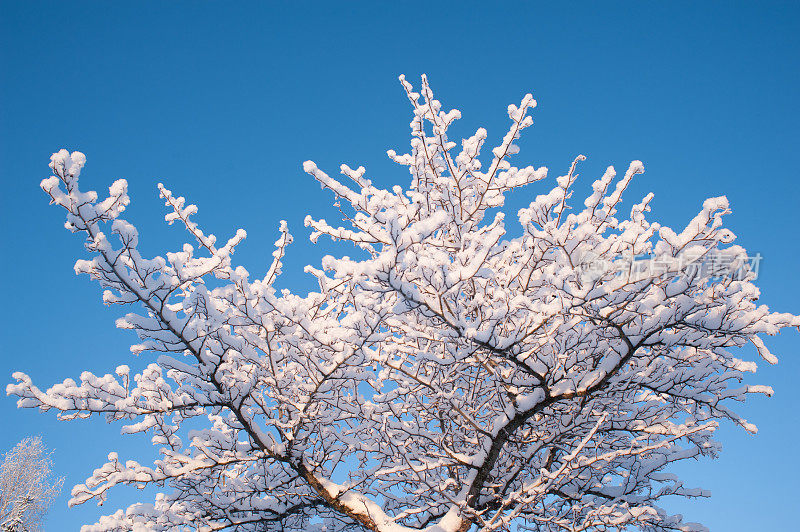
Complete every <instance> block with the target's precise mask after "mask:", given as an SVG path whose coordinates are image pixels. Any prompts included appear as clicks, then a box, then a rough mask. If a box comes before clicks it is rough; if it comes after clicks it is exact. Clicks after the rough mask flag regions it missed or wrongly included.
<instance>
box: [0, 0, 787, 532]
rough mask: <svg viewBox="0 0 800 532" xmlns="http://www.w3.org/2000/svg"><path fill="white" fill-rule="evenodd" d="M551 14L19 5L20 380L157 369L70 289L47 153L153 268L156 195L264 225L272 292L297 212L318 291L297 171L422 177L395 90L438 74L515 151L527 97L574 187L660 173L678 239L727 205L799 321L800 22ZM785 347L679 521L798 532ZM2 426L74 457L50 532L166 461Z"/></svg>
mask: <svg viewBox="0 0 800 532" xmlns="http://www.w3.org/2000/svg"><path fill="white" fill-rule="evenodd" d="M556 4H558V3H557V2H527V3H515V2H502V3H501V2H496V3H494V5H493V7H487V6H486V5H483V4H482V3H477V2H458V3H456V2H453V3H440V2H422V3H416V4H412V3H407V2H406V3H402V4H401V3H392V4H389V3H380V2H339V3H333V2H331V3H329V4H325V5H323V4H321V3H314V2H294V3H288V2H287V3H281V4H280V5H279V4H277V3H268V2H258V3H248V2H236V3H228V2H199V1H197V2H161V3H150V2H100V1H98V2H37V1H31V2H23V1H17V2H7V1H3V2H2V3H1V4H0V9H1V10H2V11H1V12H0V54H2V55H1V56H0V102H2V103H1V104H0V113H1V114H0V168H2V173H0V178H1V179H2V186H3V192H2V194H0V202H1V205H0V224H1V225H0V227H2V236H1V237H0V238H2V260H1V261H0V279H2V281H3V304H2V305H0V323H1V324H2V325H1V327H2V330H0V375H2V376H3V379H0V380H4V383H3V384H5V382H9V381H10V380H11V377H10V375H11V373H12V371H14V370H22V371H25V372H27V373H29V374H31V375H32V376H33V377H34V380H35V382H38V383H39V385H40V386H42V387H46V386H49V385H51V384H52V383H55V382H59V381H61V380H62V379H64V378H66V377H73V378H77V377H78V375H79V374H80V372H81V371H82V370H84V369H90V370H92V371H94V372H96V373H100V374H102V373H104V372H107V371H111V370H112V369H113V368H114V367H115V366H117V365H118V364H121V363H131V364H132V365H133V366H134V367H137V366H140V365H141V364H143V363H146V362H147V361H148V360H149V358H148V355H143V356H142V357H140V359H139V360H135V361H133V362H130V359H131V355H130V354H129V352H128V346H129V345H130V343H132V342H134V338H132V337H131V336H129V335H128V334H127V333H126V332H123V331H117V330H115V329H114V327H113V323H114V319H115V317H116V316H117V315H118V314H119V310H118V309H109V308H106V307H103V305H102V304H101V301H100V290H99V288H98V287H97V286H95V285H93V284H91V283H90V282H89V280H88V279H86V278H84V277H80V278H78V277H76V276H75V275H74V273H73V272H72V264H73V262H74V260H75V259H76V258H77V257H79V256H82V255H83V250H82V247H81V242H80V239H78V238H76V237H74V236H71V235H69V234H68V233H67V232H66V231H65V230H64V229H63V227H62V224H63V215H62V212H60V211H58V210H56V209H54V208H48V206H47V201H46V198H45V196H44V194H43V193H42V192H41V191H40V190H39V188H38V183H39V181H40V180H41V179H42V178H44V177H47V176H48V175H49V173H48V168H47V162H48V157H49V155H50V153H52V152H53V151H56V150H58V149H59V148H61V147H66V148H68V149H70V150H73V149H79V150H81V151H84V152H85V153H86V154H87V156H88V164H87V168H86V170H85V172H84V177H83V178H82V182H83V183H85V185H84V186H92V187H94V188H101V189H104V187H106V186H107V185H108V184H110V183H111V181H112V180H113V179H115V178H118V177H125V178H127V179H128V180H129V182H130V192H131V196H132V198H133V206H132V207H131V208H130V210H129V212H128V213H127V218H128V219H129V220H131V221H133V222H134V223H136V224H137V225H138V226H139V229H140V232H141V235H142V238H141V240H142V242H143V243H142V247H143V249H144V250H145V251H147V252H149V253H163V252H165V251H167V247H168V246H172V248H174V247H176V246H177V245H179V244H180V243H181V242H183V241H184V240H185V239H184V236H183V235H182V234H181V232H180V231H179V230H178V229H177V228H176V227H172V228H170V229H169V230H166V229H164V225H163V223H162V222H161V220H162V219H163V218H162V217H163V214H164V211H163V206H162V204H161V202H160V201H159V200H158V199H157V193H156V191H155V184H156V183H157V182H159V181H163V182H164V183H165V184H167V186H168V187H169V188H171V189H172V190H173V191H175V192H176V193H180V194H184V195H187V196H188V198H189V200H190V201H191V202H194V203H196V204H198V205H199V207H200V213H199V216H198V220H199V221H200V222H201V223H202V224H203V225H204V228H205V229H206V230H207V231H211V232H214V233H215V234H217V235H218V236H219V237H220V238H225V237H227V236H229V235H230V234H232V232H233V231H234V230H235V228H236V227H244V228H246V229H247V231H248V235H249V236H248V239H247V241H246V242H245V244H244V245H243V246H242V247H241V248H240V250H239V251H238V252H237V255H236V257H237V259H238V260H240V261H241V263H242V264H244V265H245V266H246V267H247V268H248V269H249V270H250V271H251V272H254V273H255V272H259V271H262V270H263V268H265V267H266V265H267V264H268V261H269V258H270V253H271V250H272V248H271V243H272V242H273V241H274V240H275V238H276V234H277V233H276V228H277V223H278V221H279V220H280V219H286V220H287V221H288V222H289V225H290V228H291V230H292V231H293V232H294V234H295V236H296V244H295V245H294V246H293V247H292V249H291V250H290V256H289V259H288V261H287V266H286V268H285V271H286V275H285V279H284V283H285V285H286V286H290V287H292V288H295V289H302V288H303V287H306V286H309V284H308V279H306V278H305V277H304V276H303V275H302V274H301V273H299V272H300V271H301V268H302V266H303V265H305V264H308V263H313V264H317V263H318V260H319V257H320V256H321V254H322V252H323V251H326V252H328V251H330V249H331V248H330V247H329V246H323V247H322V249H321V248H320V247H317V248H314V247H313V246H311V245H310V244H308V242H307V234H308V233H307V231H306V230H305V228H304V227H303V225H302V219H303V217H304V216H305V214H306V213H308V212H314V213H315V214H317V215H323V216H328V218H332V217H333V216H332V213H330V210H331V209H330V197H329V195H328V194H326V193H325V192H323V191H321V190H319V187H318V186H317V185H316V184H315V183H314V182H313V181H312V180H311V178H310V177H308V176H306V175H305V174H304V173H303V172H302V168H301V163H302V162H303V161H304V160H306V159H314V160H315V161H316V162H317V163H318V164H319V165H320V166H321V167H322V168H325V169H327V170H328V171H329V172H335V171H336V169H337V168H338V164H339V163H341V162H345V163H348V164H350V165H351V166H354V167H355V166H357V165H358V164H364V165H365V166H366V167H367V169H368V172H369V174H370V175H371V177H373V178H374V180H375V181H377V182H378V183H381V184H385V185H390V184H393V183H405V182H406V179H407V174H406V173H405V172H404V171H403V169H402V168H401V167H396V166H394V165H393V164H392V163H390V162H388V161H387V160H386V157H385V155H384V154H385V151H386V150H387V149H389V148H395V149H397V150H398V151H400V150H402V149H405V147H406V146H407V140H408V127H407V124H408V122H409V119H410V114H409V110H408V104H407V101H406V100H405V98H404V95H403V93H402V91H401V89H400V86H399V84H398V83H397V75H398V74H400V73H405V74H406V75H407V76H408V77H409V79H411V80H412V81H416V80H417V79H418V76H419V75H420V74H421V73H423V72H424V73H427V74H428V75H429V76H430V79H431V82H432V84H433V86H434V89H435V90H436V91H437V93H438V96H439V98H440V99H441V100H443V102H444V103H445V105H446V106H449V107H455V108H458V109H460V110H461V111H462V113H463V116H464V119H463V120H462V121H461V125H460V129H457V130H456V132H457V133H458V134H461V135H469V134H471V133H472V132H473V130H474V129H475V128H476V127H478V126H480V125H484V126H486V127H487V128H488V130H489V133H490V135H494V136H495V137H494V138H499V136H500V135H502V133H503V132H504V129H505V127H506V117H505V108H506V106H507V105H508V104H509V103H517V102H519V99H520V97H521V96H522V95H523V94H525V93H526V92H532V93H533V94H534V96H535V97H536V98H537V100H538V101H539V107H538V108H537V110H536V111H535V112H534V120H535V124H534V128H533V129H531V130H528V131H529V133H528V134H527V136H526V137H525V138H524V140H523V142H522V143H521V147H522V152H521V154H520V156H519V158H518V160H519V161H527V162H526V163H525V164H536V165H537V166H538V165H546V166H548V167H550V168H551V172H552V175H553V176H555V175H559V174H560V173H562V172H564V171H565V170H566V169H567V167H568V165H569V163H570V162H571V161H572V159H573V158H574V156H575V155H577V154H578V153H583V154H585V155H587V156H588V157H589V160H588V161H587V162H586V163H585V164H584V165H583V170H582V175H583V176H584V185H585V186H586V187H587V189H588V185H589V183H591V180H592V179H593V178H595V177H597V176H598V175H599V174H600V173H601V172H602V170H603V169H604V168H605V166H606V165H608V164H614V165H616V166H617V167H618V168H620V167H621V168H627V164H628V162H629V161H630V160H632V159H641V160H642V161H644V163H645V168H646V170H647V172H646V173H645V175H644V176H641V178H640V179H639V181H638V183H637V184H636V186H635V187H633V190H631V193H630V195H629V196H628V199H629V201H632V200H638V199H639V197H641V196H642V195H644V193H646V192H648V191H653V192H655V195H656V198H655V201H654V202H653V206H654V209H653V217H654V218H657V219H659V220H660V221H662V222H663V223H666V224H669V225H673V226H680V227H682V225H681V224H683V223H685V222H686V221H688V220H689V218H690V217H691V216H693V215H694V214H695V213H696V212H697V211H698V209H699V208H700V205H701V203H702V201H703V199H705V198H706V197H709V196H716V195H721V194H725V195H727V196H728V197H729V198H730V200H731V204H732V207H733V210H734V214H733V215H731V216H730V217H729V218H728V223H729V226H730V227H731V229H732V230H733V231H734V232H735V233H736V234H737V235H738V236H739V243H741V244H743V245H744V246H745V247H746V248H747V249H748V250H750V251H752V252H754V253H755V252H759V253H761V254H762V255H763V256H764V261H763V263H762V269H761V278H760V281H759V283H760V286H761V288H762V291H763V298H762V300H763V301H764V302H765V303H767V304H769V305H770V306H771V307H773V308H774V309H776V310H781V311H792V310H793V311H795V312H797V311H800V305H799V304H798V300H800V283H798V276H797V272H798V259H799V258H800V255H799V254H798V251H797V244H798V241H799V240H800V239H798V238H797V231H798V226H799V224H798V221H800V220H799V215H798V213H799V212H800V208H798V200H800V187H798V175H797V160H796V155H797V150H798V146H800V99H798V95H800V60H799V59H800V32H798V31H797V28H798V27H800V4H798V3H797V2H785V3H774V2H746V3H745V2H729V1H726V2H711V1H704V2H658V3H656V2H589V3H576V2H571V3H569V4H568V5H567V6H563V7H562V6H559V7H554V6H555V5H556ZM520 201H522V200H520ZM792 235H795V236H792ZM334 249H335V248H334ZM349 251H350V250H344V249H339V250H338V252H339V253H347V252H349ZM768 344H769V345H770V346H771V347H772V348H773V350H774V351H775V352H776V353H777V354H778V355H779V357H780V359H781V362H780V364H779V365H778V366H776V367H766V364H765V363H762V364H760V365H761V370H760V372H759V374H758V376H757V377H756V378H755V382H762V383H766V384H770V385H772V386H773V387H774V388H775V391H776V394H775V397H774V398H772V399H763V398H754V399H753V400H752V401H751V402H750V403H749V404H748V405H746V406H744V407H743V408H742V409H741V410H742V411H743V412H744V413H745V415H746V417H747V418H749V419H750V420H751V421H754V422H755V423H756V424H758V426H759V427H760V433H759V434H758V436H756V437H752V436H748V435H747V434H745V433H744V432H743V431H741V430H736V429H734V428H732V427H725V428H724V429H723V430H722V431H721V434H720V437H721V439H722V440H723V443H724V446H725V450H724V452H723V454H722V456H721V458H720V459H719V460H716V461H703V462H699V463H693V464H690V465H689V466H684V467H682V468H681V472H682V473H683V474H684V475H685V477H686V479H687V484H689V485H702V486H703V487H706V488H709V489H710V490H712V492H713V498H712V499H710V500H703V501H699V502H689V503H684V502H681V501H676V502H675V503H674V504H673V505H672V506H671V508H674V509H676V510H678V511H681V512H683V513H684V514H685V515H686V516H687V518H689V520H699V521H702V522H705V523H706V524H707V525H709V526H710V527H711V529H712V530H714V531H724V532H728V531H748V532H749V531H753V530H769V531H782V530H794V529H795V527H796V526H797V525H796V519H797V517H796V508H797V498H796V497H797V495H796V488H797V479H798V478H800V466H798V459H797V457H796V454H795V452H796V451H795V450H796V449H797V441H798V438H799V437H800V423H798V421H800V419H798V412H800V398H798V397H799V396H800V394H799V393H798V391H797V383H798V380H799V378H800V363H798V347H800V335H799V334H798V333H797V332H796V331H788V332H786V333H784V334H783V335H782V336H780V337H778V338H774V339H770V340H769V341H768ZM743 355H744V356H747V357H752V356H753V354H752V353H750V352H746V353H743ZM0 419H2V428H3V430H2V431H0V448H3V449H8V448H10V447H11V446H13V445H14V444H15V443H16V442H17V441H19V440H20V439H21V438H22V437H24V436H26V435H29V434H41V436H42V437H43V438H44V440H45V441H46V443H47V444H48V445H49V446H51V447H54V448H55V449H56V453H55V460H56V469H57V471H58V472H59V473H60V474H63V475H65V476H66V485H67V486H68V488H67V489H66V490H65V493H64V496H62V498H61V499H59V500H58V501H57V503H56V506H55V507H54V509H53V510H52V512H51V517H50V521H49V524H48V526H47V529H48V530H58V531H60V530H77V529H78V526H79V524H80V523H83V522H94V520H95V519H96V518H97V517H98V516H99V515H101V514H102V513H110V512H113V510H115V509H116V508H117V507H120V506H123V505H127V503H129V502H130V501H131V500H133V498H134V497H136V495H137V493H136V492H135V491H134V490H130V491H124V490H123V491H122V492H121V493H120V494H119V495H116V496H114V495H112V497H111V498H110V499H109V501H108V502H107V503H106V505H105V506H104V507H103V508H97V507H95V506H93V505H85V506H83V507H79V508H77V509H73V510H68V509H67V508H66V500H67V498H68V496H67V495H68V491H69V487H71V486H72V485H74V484H76V483H79V482H82V481H83V480H84V479H85V478H86V477H87V476H88V475H89V474H90V473H91V470H92V469H93V468H95V467H98V466H99V465H101V464H102V463H103V461H104V459H105V456H106V454H107V453H108V452H109V451H111V450H117V451H119V452H120V456H121V457H124V458H138V459H140V460H142V461H145V460H146V459H147V458H148V457H150V456H151V451H150V447H149V441H148V440H147V439H146V438H131V437H122V436H120V435H119V427H118V426H116V425H110V426H109V425H106V424H105V423H104V421H103V420H100V419H94V420H91V421H88V422H86V421H84V422H70V423H63V422H57V421H56V420H55V419H54V416H53V415H52V414H42V413H40V412H38V411H31V410H23V411H20V410H17V409H16V408H15V404H14V400H13V399H12V398H8V397H5V396H2V397H0ZM141 449H145V450H144V451H142V450H141ZM148 497H149V495H148ZM793 522H794V523H795V524H792V523H793Z"/></svg>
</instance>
